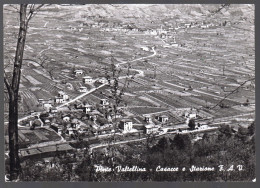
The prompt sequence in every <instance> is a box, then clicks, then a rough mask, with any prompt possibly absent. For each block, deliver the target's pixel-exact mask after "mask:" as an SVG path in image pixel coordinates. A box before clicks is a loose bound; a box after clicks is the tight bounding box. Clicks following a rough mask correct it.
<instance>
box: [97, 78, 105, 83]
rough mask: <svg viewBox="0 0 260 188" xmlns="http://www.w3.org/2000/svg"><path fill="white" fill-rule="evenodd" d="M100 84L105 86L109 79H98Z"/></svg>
mask: <svg viewBox="0 0 260 188" xmlns="http://www.w3.org/2000/svg"><path fill="white" fill-rule="evenodd" d="M98 82H99V83H101V84H105V83H107V79H106V78H104V77H102V78H99V79H98Z"/></svg>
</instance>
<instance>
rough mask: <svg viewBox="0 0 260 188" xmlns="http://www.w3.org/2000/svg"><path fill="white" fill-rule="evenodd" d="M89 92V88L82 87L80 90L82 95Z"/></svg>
mask: <svg viewBox="0 0 260 188" xmlns="http://www.w3.org/2000/svg"><path fill="white" fill-rule="evenodd" d="M87 91H88V88H87V87H83V86H82V87H80V88H79V92H81V93H85V92H87Z"/></svg>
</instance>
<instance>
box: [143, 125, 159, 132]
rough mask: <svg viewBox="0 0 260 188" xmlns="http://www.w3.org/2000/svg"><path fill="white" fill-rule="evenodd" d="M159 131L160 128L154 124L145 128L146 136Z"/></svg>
mask: <svg viewBox="0 0 260 188" xmlns="http://www.w3.org/2000/svg"><path fill="white" fill-rule="evenodd" d="M157 131H158V127H157V126H155V125H153V124H149V125H145V126H144V133H145V134H151V133H155V132H157Z"/></svg>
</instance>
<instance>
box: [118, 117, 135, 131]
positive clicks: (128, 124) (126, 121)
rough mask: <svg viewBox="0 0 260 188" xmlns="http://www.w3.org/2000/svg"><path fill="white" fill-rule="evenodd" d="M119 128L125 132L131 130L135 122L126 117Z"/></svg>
mask: <svg viewBox="0 0 260 188" xmlns="http://www.w3.org/2000/svg"><path fill="white" fill-rule="evenodd" d="M119 128H120V129H122V130H123V131H124V132H130V131H131V130H132V128H133V122H132V121H131V120H129V119H124V120H121V121H120V124H119Z"/></svg>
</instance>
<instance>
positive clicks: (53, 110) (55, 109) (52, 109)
mask: <svg viewBox="0 0 260 188" xmlns="http://www.w3.org/2000/svg"><path fill="white" fill-rule="evenodd" d="M50 112H51V113H57V112H58V110H57V108H55V107H54V108H51V110H50Z"/></svg>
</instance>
